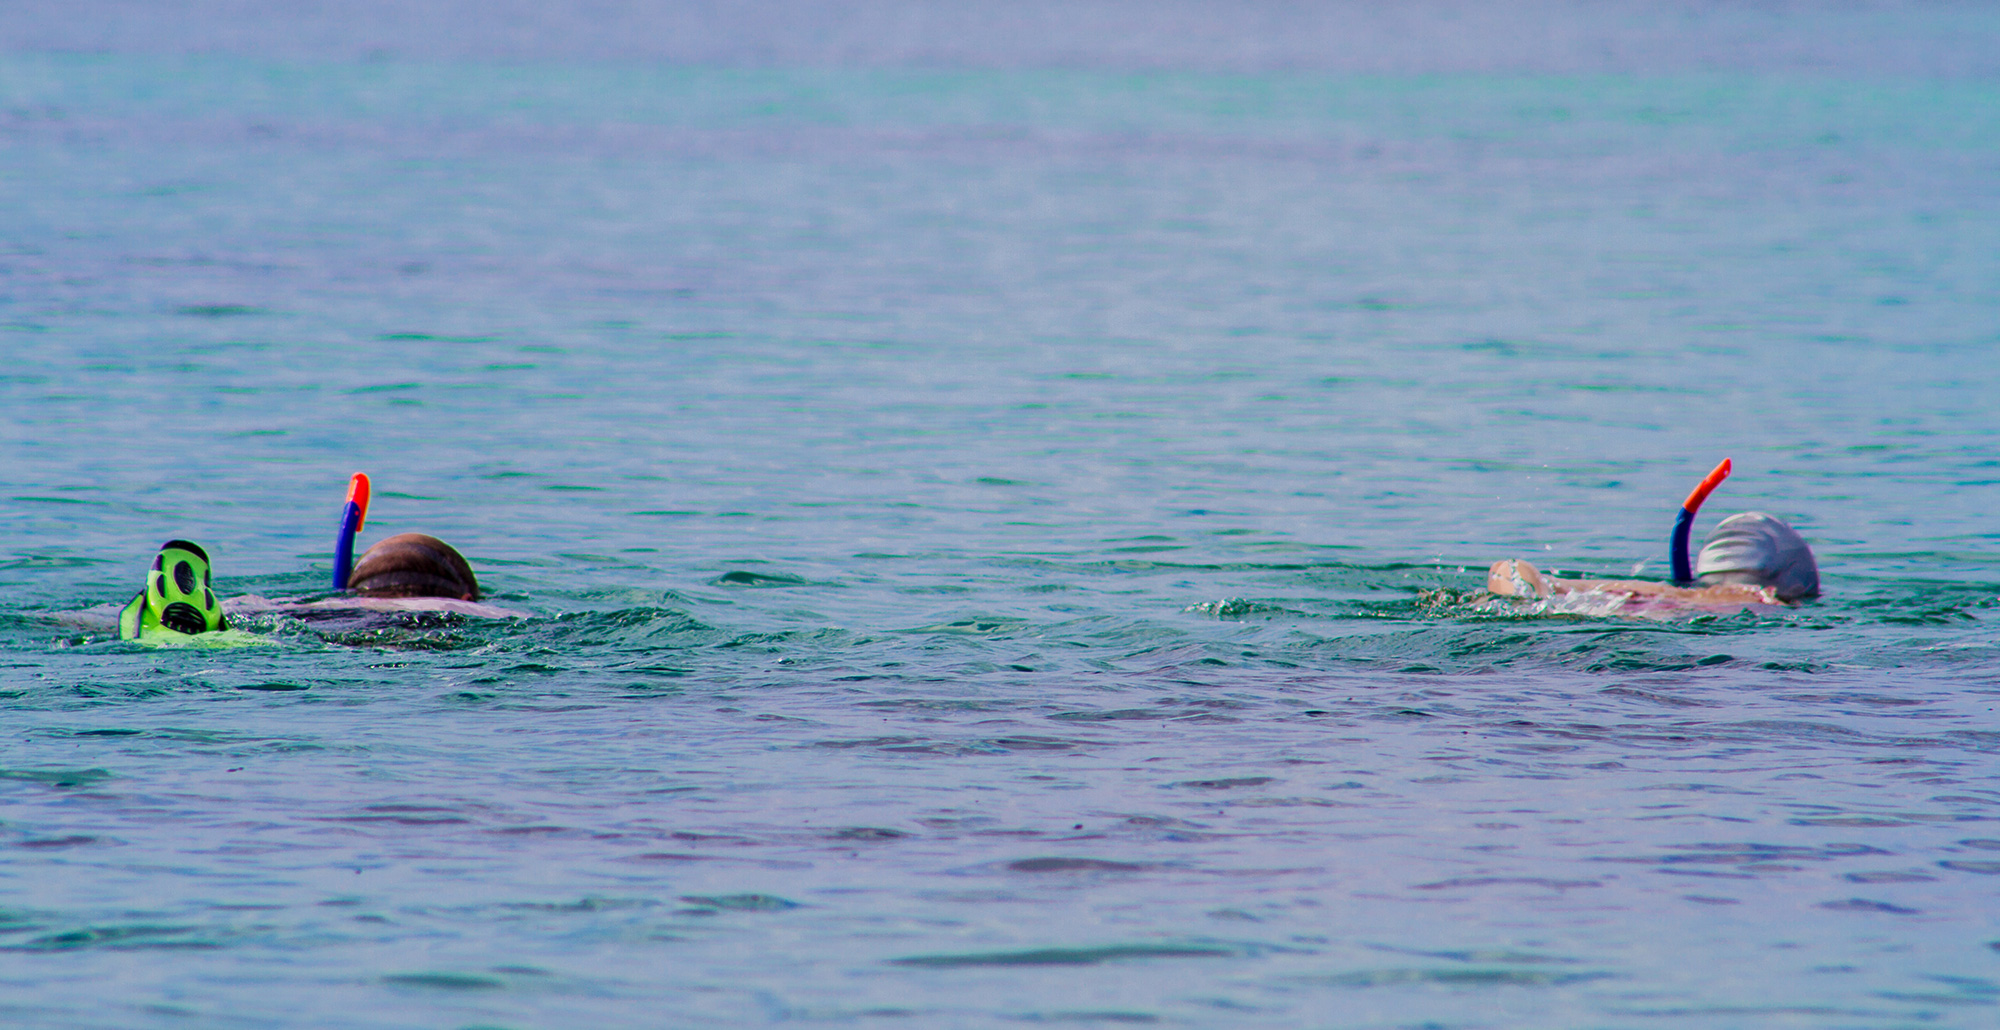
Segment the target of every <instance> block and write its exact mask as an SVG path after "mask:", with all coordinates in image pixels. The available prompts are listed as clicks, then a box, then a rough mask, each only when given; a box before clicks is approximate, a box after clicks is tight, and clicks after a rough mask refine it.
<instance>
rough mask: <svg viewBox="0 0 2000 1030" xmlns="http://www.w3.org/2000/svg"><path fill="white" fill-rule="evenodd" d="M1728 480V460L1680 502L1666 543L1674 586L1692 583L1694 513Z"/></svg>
mask: <svg viewBox="0 0 2000 1030" xmlns="http://www.w3.org/2000/svg"><path fill="white" fill-rule="evenodd" d="M1728 478H1729V459H1728V458H1724V459H1722V464H1720V465H1717V466H1715V468H1714V469H1712V470H1710V472H1709V473H1708V475H1706V476H1704V477H1702V481H1701V484H1700V485H1698V486H1696V487H1695V488H1694V492H1693V493H1690V494H1688V496H1687V500H1685V501H1682V502H1681V510H1680V513H1679V514H1677V515H1675V516H1674V535H1673V539H1672V540H1671V541H1669V542H1668V543H1667V559H1668V560H1669V561H1670V562H1672V563H1673V569H1674V585H1675V586H1687V585H1688V584H1690V583H1693V582H1694V566H1693V565H1692V564H1691V563H1690V562H1689V561H1688V531H1689V530H1692V529H1693V528H1694V513H1695V512H1698V511H1700V510H1701V502H1703V501H1706V500H1708V495H1709V494H1711V493H1714V492H1715V488H1716V487H1718V486H1721V485H1722V481H1723V480H1725V479H1728Z"/></svg>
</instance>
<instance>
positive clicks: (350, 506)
mask: <svg viewBox="0 0 2000 1030" xmlns="http://www.w3.org/2000/svg"><path fill="white" fill-rule="evenodd" d="M367 521H368V473H366V472H356V473H355V474H354V478H353V479H350V480H348V482H347V504H346V505H345V506H343V507H342V508H341V509H340V539H339V541H337V542H336V543H335V544H334V545H333V588H334V589H335V590H346V589H347V578H348V576H349V575H351V574H352V573H353V572H354V534H356V533H359V532H361V527H362V525H363V524H364V523H366V522H367Z"/></svg>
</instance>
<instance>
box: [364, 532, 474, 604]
mask: <svg viewBox="0 0 2000 1030" xmlns="http://www.w3.org/2000/svg"><path fill="white" fill-rule="evenodd" d="M348 586H349V587H351V588H352V589H353V590H354V592H355V593H357V594H361V595H363V596H366V597H451V598H457V599H459V600H462V601H477V600H479V580H478V579H476V578H474V576H473V575H472V566H470V565H468V564H466V562H465V556H464V555H461V554H459V553H458V552H457V551H456V550H453V549H452V546H451V545H450V544H448V543H445V542H444V541H442V540H439V539H438V538H437V537H434V536H425V535H424V534H422V533H398V534H396V535H395V536H392V537H389V538H388V539H386V540H383V541H381V542H379V543H377V544H376V545H375V546H373V547H370V548H369V549H368V553H367V554H364V555H362V556H361V561H360V563H359V564H357V565H355V566H354V575H353V577H352V578H351V579H349V580H348Z"/></svg>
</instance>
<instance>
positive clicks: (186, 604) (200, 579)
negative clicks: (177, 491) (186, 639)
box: [118, 540, 228, 640]
mask: <svg viewBox="0 0 2000 1030" xmlns="http://www.w3.org/2000/svg"><path fill="white" fill-rule="evenodd" d="M213 577H214V573H213V571H212V570H211V569H210V568H209V565H208V552H207V551H204V550H202V549H201V545H199V544H193V543H189V542H188V541H186V540H169V541H167V542H166V543H164V544H161V545H160V553H159V554H158V555H157V556H155V557H154V558H153V567H152V569H151V570H150V571H148V572H147V573H146V589H145V590H143V591H141V592H140V593H139V596H138V597H135V598H133V599H132V603H131V604H128V605H126V606H125V610H124V611H123V612H121V613H120V614H119V617H118V635H119V636H121V637H123V638H125V639H127V640H134V639H137V638H138V637H140V636H141V635H143V634H145V633H146V632H147V631H148V630H161V629H166V630H172V631H173V632H175V633H189V634H193V633H207V632H210V631H211V630H218V629H227V628H228V623H227V622H226V620H224V619H223V617H222V605H221V603H220V602H218V601H217V600H216V599H215V584H214V582H213Z"/></svg>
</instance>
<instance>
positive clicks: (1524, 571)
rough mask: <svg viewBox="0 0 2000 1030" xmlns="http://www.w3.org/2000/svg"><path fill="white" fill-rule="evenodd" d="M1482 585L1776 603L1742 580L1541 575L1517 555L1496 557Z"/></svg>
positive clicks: (1532, 591)
mask: <svg viewBox="0 0 2000 1030" xmlns="http://www.w3.org/2000/svg"><path fill="white" fill-rule="evenodd" d="M1486 589H1487V590H1488V591H1491V592H1492V593H1495V594H1498V595H1500V596H1502V597H1549V596H1552V595H1555V594H1570V593H1586V592H1593V591H1594V592H1597V593H1604V594H1624V595H1626V596H1628V597H1659V598H1666V599H1670V600H1675V601H1708V602H1727V603H1734V602H1742V603H1746V604H1779V603H1780V602H1779V600H1778V598H1777V595H1776V594H1774V593H1772V592H1771V590H1770V588H1768V587H1753V586H1750V585H1748V584H1743V583H1723V584H1719V585H1716V586H1705V587H1677V586H1674V585H1673V584H1671V583H1655V582H1653V581H1651V580H1645V579H1558V578H1556V577H1554V576H1545V575H1543V574H1542V572H1541V570H1540V569H1537V568H1535V567H1534V565H1532V564H1530V563H1528V562H1525V561H1521V560H1518V559H1508V560H1506V561H1497V562H1494V563H1493V567H1492V568H1491V569H1489V570H1487V573H1486Z"/></svg>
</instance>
